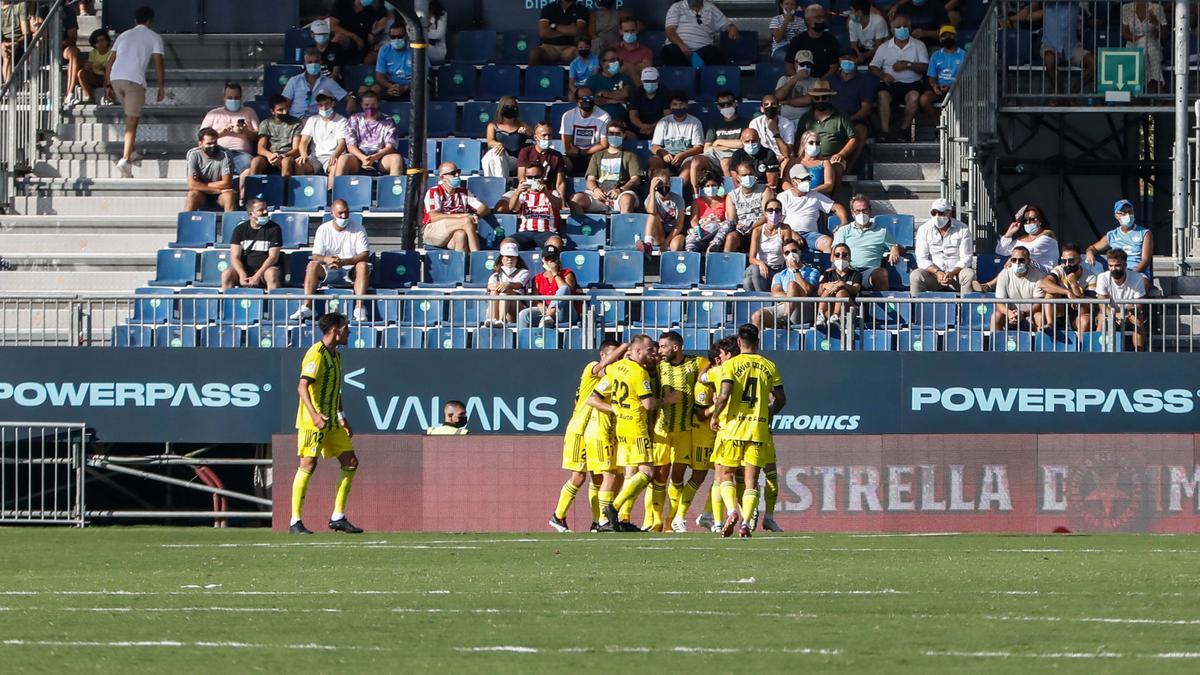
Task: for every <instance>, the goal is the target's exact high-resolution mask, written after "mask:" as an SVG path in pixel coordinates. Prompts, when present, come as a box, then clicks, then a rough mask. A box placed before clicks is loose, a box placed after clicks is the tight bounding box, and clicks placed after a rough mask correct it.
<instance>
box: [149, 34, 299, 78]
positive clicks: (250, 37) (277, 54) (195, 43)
mask: <svg viewBox="0 0 1200 675" xmlns="http://www.w3.org/2000/svg"><path fill="white" fill-rule="evenodd" d="M163 47H164V48H165V51H166V54H165V55H164V59H163V60H164V61H165V62H166V65H167V68H168V69H177V68H242V69H251V68H258V69H261V68H262V67H263V66H266V65H270V64H272V63H274V62H276V61H278V60H279V59H280V58H281V57H282V56H283V34H282V33H262V34H254V33H251V34H246V35H237V34H211V35H190V34H178V35H164V36H163ZM168 81H170V80H169V78H168Z"/></svg>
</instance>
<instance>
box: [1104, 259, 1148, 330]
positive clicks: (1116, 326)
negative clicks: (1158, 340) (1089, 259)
mask: <svg viewBox="0 0 1200 675" xmlns="http://www.w3.org/2000/svg"><path fill="white" fill-rule="evenodd" d="M1106 257H1107V258H1108V271H1107V272H1101V273H1100V274H1098V275H1096V297H1097V298H1099V299H1101V300H1108V301H1109V304H1107V305H1101V306H1100V312H1099V313H1098V314H1097V315H1096V330H1100V331H1104V330H1106V326H1105V322H1106V321H1107V320H1109V319H1110V318H1111V319H1112V321H1113V331H1114V332H1119V331H1123V330H1124V329H1125V324H1127V323H1128V324H1129V325H1131V326H1133V348H1134V350H1136V351H1139V352H1140V351H1145V349H1146V312H1145V308H1144V307H1142V306H1140V305H1134V304H1118V303H1119V302H1120V301H1122V300H1137V299H1139V298H1144V297H1146V277H1144V276H1142V275H1140V274H1137V273H1133V274H1131V273H1130V272H1129V255H1128V254H1127V253H1125V251H1123V250H1122V249H1119V248H1114V249H1109V251H1108V255H1107V256H1106Z"/></svg>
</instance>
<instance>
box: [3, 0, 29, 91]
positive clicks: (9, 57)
mask: <svg viewBox="0 0 1200 675" xmlns="http://www.w3.org/2000/svg"><path fill="white" fill-rule="evenodd" d="M32 37H33V33H32V32H31V31H30V30H29V4H28V3H26V2H24V1H21V2H16V1H14V0H2V1H0V82H8V80H9V79H10V78H11V77H12V70H13V66H14V65H15V64H16V62H17V60H18V59H20V58H21V52H22V50H23V48H24V45H25V43H27V42H29V40H30V39H31V38H32Z"/></svg>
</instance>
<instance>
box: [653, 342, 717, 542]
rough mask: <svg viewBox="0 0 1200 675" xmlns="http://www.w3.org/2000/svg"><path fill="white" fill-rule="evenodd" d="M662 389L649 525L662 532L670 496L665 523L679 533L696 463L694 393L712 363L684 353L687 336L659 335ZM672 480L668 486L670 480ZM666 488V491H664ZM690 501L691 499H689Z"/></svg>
mask: <svg viewBox="0 0 1200 675" xmlns="http://www.w3.org/2000/svg"><path fill="white" fill-rule="evenodd" d="M658 357H659V360H658V364H657V369H658V389H659V400H660V401H661V404H660V405H659V408H658V415H657V417H656V418H655V421H654V438H653V440H654V482H653V483H651V491H650V493H649V494H648V495H647V502H646V519H647V523H646V525H647V527H644V528H643V529H647V530H651V531H658V532H661V531H662V529H663V524H664V515H663V505H664V499H663V498H664V497H669V498H670V507H669V508H668V509H667V513H666V517H665V518H666V520H665V522H668V523H671V527H672V529H674V530H675V531H677V532H686V531H687V525H683V527H682V529H680V528H679V527H678V525H677V524H676V523H675V522H674V516H675V511H676V510H678V508H679V501H680V498H681V497H682V494H683V490H684V489H685V488H686V486H687V483H685V482H684V478H685V476H686V475H687V470H688V469H690V468H691V466H692V454H693V453H692V426H693V425H694V423H695V416H694V412H695V411H694V408H695V404H694V401H695V399H694V396H695V391H696V381H697V379H698V378H699V377H700V372H701V371H702V370H704V368H706V367H707V366H708V360H707V359H705V358H704V357H698V356H691V355H688V354H684V353H683V336H682V335H680V334H679V333H677V332H675V331H667V332H665V333H663V334H662V335H660V336H659V338H658ZM668 480H669V481H670V487H669V488H668V484H667V481H668ZM664 491H665V494H664ZM689 501H690V500H689Z"/></svg>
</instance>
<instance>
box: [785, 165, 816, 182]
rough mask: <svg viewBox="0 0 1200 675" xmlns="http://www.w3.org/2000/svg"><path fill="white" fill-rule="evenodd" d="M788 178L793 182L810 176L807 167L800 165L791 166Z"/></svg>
mask: <svg viewBox="0 0 1200 675" xmlns="http://www.w3.org/2000/svg"><path fill="white" fill-rule="evenodd" d="M788 177H789V178H791V179H792V180H794V181H801V180H808V179H810V178H812V174H811V173H810V172H809V170H808V167H807V166H804V165H802V164H793V165H792V168H791V169H790V170H789V171H788Z"/></svg>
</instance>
